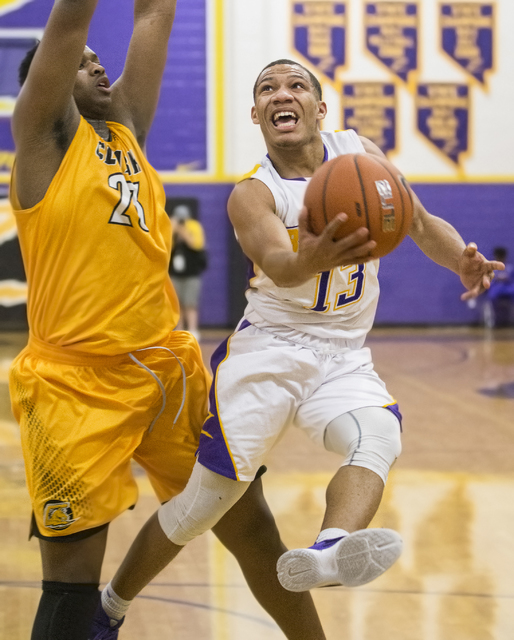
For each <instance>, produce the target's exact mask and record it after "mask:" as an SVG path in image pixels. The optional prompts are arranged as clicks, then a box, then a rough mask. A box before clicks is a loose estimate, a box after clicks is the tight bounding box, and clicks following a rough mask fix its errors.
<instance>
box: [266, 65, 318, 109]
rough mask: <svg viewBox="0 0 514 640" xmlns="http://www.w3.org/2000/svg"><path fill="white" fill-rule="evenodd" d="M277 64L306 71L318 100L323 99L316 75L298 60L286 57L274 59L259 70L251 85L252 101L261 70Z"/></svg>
mask: <svg viewBox="0 0 514 640" xmlns="http://www.w3.org/2000/svg"><path fill="white" fill-rule="evenodd" d="M279 64H292V65H294V66H295V67H300V68H302V69H303V70H304V71H306V72H307V73H308V74H309V79H310V81H311V83H312V86H313V87H314V91H315V92H316V94H317V96H318V100H323V93H322V91H321V85H320V83H319V80H318V79H317V78H316V76H315V75H314V74H313V73H311V72H310V71H309V70H308V69H307V67H304V66H303V64H300V63H299V62H296V61H295V60H288V59H287V58H280V60H274V61H273V62H270V63H269V64H267V65H266V66H265V67H263V69H262V70H261V72H260V73H259V75H258V76H257V80H256V81H255V84H254V85H253V99H254V101H255V95H256V93H257V82H258V81H259V78H260V77H261V75H262V72H263V71H265V70H266V69H269V68H270V67H275V66H277V65H279Z"/></svg>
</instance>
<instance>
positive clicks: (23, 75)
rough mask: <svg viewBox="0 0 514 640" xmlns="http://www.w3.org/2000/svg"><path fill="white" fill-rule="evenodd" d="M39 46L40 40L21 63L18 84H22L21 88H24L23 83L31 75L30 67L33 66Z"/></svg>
mask: <svg viewBox="0 0 514 640" xmlns="http://www.w3.org/2000/svg"><path fill="white" fill-rule="evenodd" d="M39 45H40V41H39V40H38V41H37V42H36V44H35V45H34V46H33V47H32V49H30V50H29V51H27V53H26V54H25V57H24V58H23V60H22V61H21V63H20V66H19V67H18V82H19V83H20V87H22V86H23V83H24V82H25V80H26V79H27V76H28V75H29V69H30V65H31V64H32V60H33V59H34V56H35V55H36V51H37V48H38V47H39Z"/></svg>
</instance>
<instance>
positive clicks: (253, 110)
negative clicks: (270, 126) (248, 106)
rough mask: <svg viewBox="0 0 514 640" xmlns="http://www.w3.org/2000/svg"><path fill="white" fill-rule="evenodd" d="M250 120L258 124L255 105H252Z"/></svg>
mask: <svg viewBox="0 0 514 640" xmlns="http://www.w3.org/2000/svg"><path fill="white" fill-rule="evenodd" d="M252 122H253V123H254V124H260V122H259V116H258V115H257V109H256V108H255V107H252Z"/></svg>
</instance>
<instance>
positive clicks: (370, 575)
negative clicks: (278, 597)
mask: <svg viewBox="0 0 514 640" xmlns="http://www.w3.org/2000/svg"><path fill="white" fill-rule="evenodd" d="M402 548H403V541H402V539H401V537H400V535H399V534H398V533H397V532H396V531H393V530H392V529H362V530H361V531H355V532H354V533H352V534H350V535H349V536H346V537H345V538H343V539H342V540H341V542H339V543H338V548H337V549H336V550H335V554H332V555H331V557H330V558H328V556H326V555H325V554H323V555H324V556H325V557H324V558H322V556H321V552H320V551H316V550H315V549H293V550H292V551H288V552H287V553H284V554H283V555H282V556H281V557H280V558H279V560H278V563H277V572H278V579H279V582H280V584H281V585H282V586H283V587H284V589H287V590H288V591H296V592H300V591H309V590H310V589H314V588H316V587H326V586H335V585H343V586H346V587H358V586H360V585H363V584H367V583H368V582H371V581H372V580H375V578H378V577H379V576H380V575H382V574H383V573H384V571H387V569H389V567H390V566H391V565H393V564H394V563H395V562H396V560H398V558H399V557H400V554H401V552H402Z"/></svg>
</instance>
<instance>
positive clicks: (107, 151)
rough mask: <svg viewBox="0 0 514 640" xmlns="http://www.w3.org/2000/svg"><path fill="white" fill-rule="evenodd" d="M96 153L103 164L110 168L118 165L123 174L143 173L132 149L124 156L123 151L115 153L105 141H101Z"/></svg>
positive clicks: (117, 150) (118, 150)
mask: <svg viewBox="0 0 514 640" xmlns="http://www.w3.org/2000/svg"><path fill="white" fill-rule="evenodd" d="M95 153H96V155H97V157H98V158H99V159H100V160H101V161H102V162H103V163H105V164H107V165H109V166H114V165H115V164H118V165H119V167H120V169H121V170H122V171H123V173H126V174H127V175H128V176H132V175H136V174H137V173H141V167H140V166H139V164H138V162H137V160H136V157H135V155H134V152H133V151H132V150H131V149H129V150H128V151H127V154H126V155H123V151H122V150H121V149H116V150H115V151H113V150H112V149H111V147H109V145H107V144H106V143H105V142H104V141H103V140H99V141H98V145H97V146H96V151H95Z"/></svg>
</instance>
